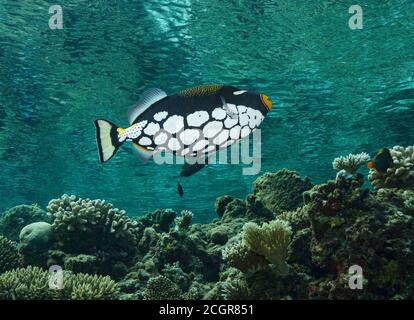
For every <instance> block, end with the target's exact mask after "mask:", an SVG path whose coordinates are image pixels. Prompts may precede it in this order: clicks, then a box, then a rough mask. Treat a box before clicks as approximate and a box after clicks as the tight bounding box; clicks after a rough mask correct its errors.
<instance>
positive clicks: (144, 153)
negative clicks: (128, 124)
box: [132, 143, 154, 163]
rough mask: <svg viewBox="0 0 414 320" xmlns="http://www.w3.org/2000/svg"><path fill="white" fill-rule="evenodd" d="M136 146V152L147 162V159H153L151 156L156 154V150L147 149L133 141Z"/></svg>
mask: <svg viewBox="0 0 414 320" xmlns="http://www.w3.org/2000/svg"><path fill="white" fill-rule="evenodd" d="M132 145H133V147H134V149H133V150H134V153H135V154H136V155H137V157H138V158H140V159H141V160H142V161H143V162H144V163H147V161H148V160H149V159H151V157H152V156H153V154H154V151H149V150H147V149H145V148H144V147H142V146H140V145H139V144H136V143H133V144H132Z"/></svg>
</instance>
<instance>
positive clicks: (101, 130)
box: [95, 119, 123, 162]
mask: <svg viewBox="0 0 414 320" xmlns="http://www.w3.org/2000/svg"><path fill="white" fill-rule="evenodd" d="M95 127H96V143H97V145H98V151H99V160H100V161H101V162H106V161H108V160H109V159H111V158H112V157H113V156H114V155H115V153H116V152H117V150H118V149H119V147H120V146H121V144H122V143H123V142H120V141H119V140H118V127H117V126H116V125H114V124H113V123H112V122H109V121H107V120H104V119H98V120H95Z"/></svg>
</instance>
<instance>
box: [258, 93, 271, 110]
mask: <svg viewBox="0 0 414 320" xmlns="http://www.w3.org/2000/svg"><path fill="white" fill-rule="evenodd" d="M260 99H262V102H263V104H264V105H265V106H266V108H267V109H268V110H269V111H270V110H272V101H271V100H270V99H269V97H268V96H266V95H264V94H261V95H260Z"/></svg>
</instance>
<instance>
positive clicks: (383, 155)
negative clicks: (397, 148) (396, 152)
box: [368, 148, 394, 173]
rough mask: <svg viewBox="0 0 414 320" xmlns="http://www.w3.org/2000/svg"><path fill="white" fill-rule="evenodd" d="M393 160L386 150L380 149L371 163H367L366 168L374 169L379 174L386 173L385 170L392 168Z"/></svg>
mask: <svg viewBox="0 0 414 320" xmlns="http://www.w3.org/2000/svg"><path fill="white" fill-rule="evenodd" d="M393 164H394V163H393V160H392V156H391V153H390V150H389V149H387V148H382V149H380V150H379V151H378V153H377V154H376V155H375V156H374V159H372V161H370V162H368V168H369V169H374V170H376V171H378V172H381V173H387V169H388V168H391V167H392V166H393Z"/></svg>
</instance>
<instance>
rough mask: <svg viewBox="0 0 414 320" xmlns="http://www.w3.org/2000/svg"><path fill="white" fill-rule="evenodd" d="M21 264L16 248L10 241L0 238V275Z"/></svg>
mask: <svg viewBox="0 0 414 320" xmlns="http://www.w3.org/2000/svg"><path fill="white" fill-rule="evenodd" d="M19 264H20V255H19V253H18V250H17V248H16V246H15V245H14V244H13V243H12V242H11V241H10V240H8V239H6V238H5V237H3V236H0V274H1V273H3V272H5V271H8V270H11V269H14V268H17V267H18V266H19Z"/></svg>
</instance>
